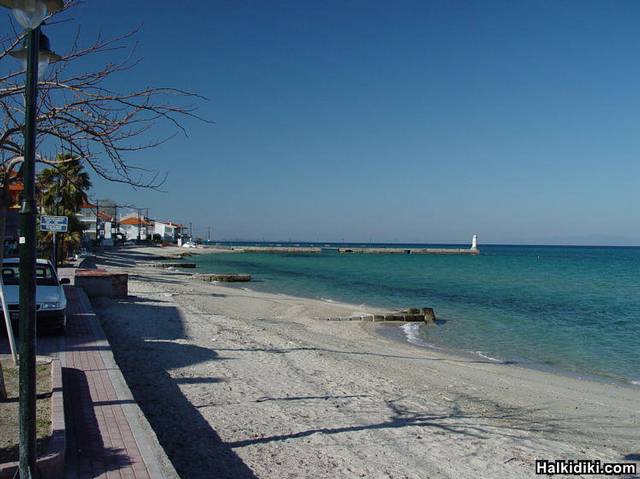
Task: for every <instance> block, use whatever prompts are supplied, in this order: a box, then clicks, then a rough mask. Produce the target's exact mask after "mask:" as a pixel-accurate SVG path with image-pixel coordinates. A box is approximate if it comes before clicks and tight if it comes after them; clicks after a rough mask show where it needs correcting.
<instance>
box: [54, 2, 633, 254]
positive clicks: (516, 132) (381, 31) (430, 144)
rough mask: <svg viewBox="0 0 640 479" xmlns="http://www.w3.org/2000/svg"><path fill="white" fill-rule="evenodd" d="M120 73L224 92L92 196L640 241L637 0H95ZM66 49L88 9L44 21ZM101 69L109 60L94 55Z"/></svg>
mask: <svg viewBox="0 0 640 479" xmlns="http://www.w3.org/2000/svg"><path fill="white" fill-rule="evenodd" d="M73 17H74V19H75V21H76V22H77V23H79V24H80V25H81V27H82V38H83V40H84V41H89V40H90V38H91V35H92V34H93V33H95V32H97V31H98V30H102V31H103V33H104V34H105V35H110V34H117V33H121V32H124V31H126V30H128V29H130V28H132V27H135V26H136V25H138V24H139V23H142V24H143V28H142V31H141V34H140V35H139V40H140V48H139V55H140V56H141V57H142V58H143V63H142V64H141V65H140V66H139V67H137V69H136V70H135V75H134V74H128V75H126V76H123V77H121V78H120V79H119V80H118V81H117V82H114V83H113V85H114V86H115V87H117V88H118V89H122V90H126V89H128V88H132V87H136V86H137V87H139V86H146V85H152V86H173V87H178V88H184V89H189V90H193V91H195V92H198V93H201V94H202V95H205V96H207V97H208V98H209V99H210V101H208V102H206V103H203V104H202V105H201V108H200V114H202V115H203V116H205V117H206V118H208V119H210V120H212V121H215V124H214V125H207V124H202V123H198V122H195V121H187V122H186V123H185V125H186V126H187V128H188V129H189V138H184V137H180V138H176V139H175V140H173V141H172V142H171V143H169V144H167V145H164V146H162V147H161V148H158V149H156V150H154V151H148V152H146V153H144V154H140V155H136V156H135V157H132V161H135V162H136V163H138V164H141V165H144V166H146V167H150V168H155V169H158V170H160V171H162V172H167V173H168V174H169V178H168V181H167V183H166V184H165V186H164V189H165V190H166V192H165V193H159V192H151V191H144V190H140V191H133V190H131V189H130V188H126V187H123V186H118V185H113V184H106V183H104V182H101V181H97V180H96V188H95V192H94V194H97V195H98V196H99V197H100V198H106V197H112V198H116V199H121V200H122V201H129V202H132V203H136V204H138V205H140V206H142V207H149V208H150V209H151V216H152V217H159V218H171V219H174V220H176V221H182V222H189V221H193V222H194V224H195V230H196V233H197V234H202V235H205V231H206V227H207V226H212V227H213V230H214V237H215V238H217V239H224V238H226V239H229V238H244V239H262V238H264V239H267V240H283V239H284V240H287V239H289V238H291V239H294V240H310V241H315V240H320V241H335V240H337V241H340V240H343V239H344V240H346V241H380V242H389V241H400V242H468V241H469V240H470V237H471V235H472V234H473V233H478V234H479V235H480V240H481V243H482V242H485V243H547V244H549V243H570V244H635V245H638V244H640V216H639V213H640V211H639V202H638V192H639V191H640V166H639V165H640V162H639V154H640V90H639V88H640V63H639V59H640V2H637V1H613V2H612V1H606V0H602V1H598V2H591V1H585V0H579V1H539V0H535V1H513V0H508V1H453V0H446V1H445V0H442V1H426V0H420V1H393V2H392V1H388V2H376V1H370V0H367V1H364V0H363V1H314V2H311V1H300V0H296V1H290V2H278V1H248V2H247V1H235V0H234V1H226V2H220V1H207V2H199V1H185V2H176V1H172V2H169V1H150V0H147V1H142V0H139V1H135V2H132V1H130V0H126V1H125V0H118V1H116V0H109V1H107V2H104V1H103V2H97V1H88V2H86V3H85V4H84V5H83V6H81V7H80V8H78V9H77V10H76V11H75V12H74V15H73ZM47 31H48V33H49V35H50V37H51V41H52V44H53V46H54V48H55V49H57V50H63V51H64V50H65V48H68V47H69V45H70V42H71V39H72V33H74V25H73V24H72V23H63V24H59V25H54V26H51V27H48V28H47ZM90 66H95V65H90Z"/></svg>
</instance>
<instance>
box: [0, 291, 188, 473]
mask: <svg viewBox="0 0 640 479" xmlns="http://www.w3.org/2000/svg"><path fill="white" fill-rule="evenodd" d="M66 292H67V299H68V301H69V309H68V317H67V333H66V335H65V338H59V337H39V338H38V354H40V355H48V356H52V357H57V358H59V359H60V360H61V363H62V366H63V384H64V401H65V415H66V417H65V419H66V432H67V438H66V439H67V447H66V466H65V478H67V479H87V478H108V479H111V478H145V479H146V478H152V479H155V478H158V479H159V478H164V477H177V475H176V473H175V471H174V470H173V468H172V466H171V465H170V463H169V461H168V460H167V459H166V456H165V455H164V452H163V451H162V449H161V448H160V446H159V445H158V443H157V439H156V438H155V434H154V433H153V431H152V430H151V428H150V426H149V425H148V423H147V422H146V419H145V418H144V416H143V415H142V413H141V412H140V409H139V408H138V405H137V404H136V402H135V400H134V399H133V397H132V396H131V392H130V391H129V388H128V387H127V385H126V382H125V380H124V378H123V377H122V373H121V372H120V369H119V368H118V366H117V364H116V363H115V361H114V359H113V355H112V354H111V348H110V346H109V343H108V341H107V340H106V338H105V337H104V333H103V331H102V328H101V327H100V324H99V322H98V320H97V318H96V315H95V313H94V312H93V310H92V308H91V303H90V302H89V300H88V299H87V296H86V295H85V294H84V292H83V291H82V290H81V289H79V288H76V287H73V286H70V287H67V288H66ZM8 352H9V350H8V344H7V341H6V338H0V354H8Z"/></svg>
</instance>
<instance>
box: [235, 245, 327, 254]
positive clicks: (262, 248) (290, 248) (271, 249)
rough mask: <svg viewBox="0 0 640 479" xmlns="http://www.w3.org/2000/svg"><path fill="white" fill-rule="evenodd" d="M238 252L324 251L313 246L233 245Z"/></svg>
mask: <svg viewBox="0 0 640 479" xmlns="http://www.w3.org/2000/svg"><path fill="white" fill-rule="evenodd" d="M231 250H232V251H236V252H238V253H294V254H296V253H298V254H299V253H322V248H315V247H311V246H233V247H232V248H231Z"/></svg>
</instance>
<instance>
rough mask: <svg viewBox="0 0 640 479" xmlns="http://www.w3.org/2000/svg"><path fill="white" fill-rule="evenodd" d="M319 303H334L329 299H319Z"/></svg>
mask: <svg viewBox="0 0 640 479" xmlns="http://www.w3.org/2000/svg"><path fill="white" fill-rule="evenodd" d="M320 301H324V302H325V303H335V301H334V300H333V299H331V298H320Z"/></svg>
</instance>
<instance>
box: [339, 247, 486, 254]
mask: <svg viewBox="0 0 640 479" xmlns="http://www.w3.org/2000/svg"><path fill="white" fill-rule="evenodd" d="M338 251H339V252H340V253H343V254H348V253H353V254H463V255H464V254H468V255H476V254H480V250H479V249H477V248H368V247H367V248H338Z"/></svg>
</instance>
